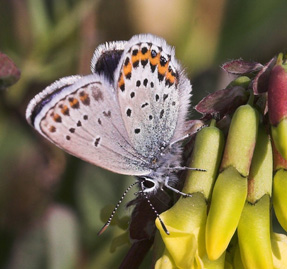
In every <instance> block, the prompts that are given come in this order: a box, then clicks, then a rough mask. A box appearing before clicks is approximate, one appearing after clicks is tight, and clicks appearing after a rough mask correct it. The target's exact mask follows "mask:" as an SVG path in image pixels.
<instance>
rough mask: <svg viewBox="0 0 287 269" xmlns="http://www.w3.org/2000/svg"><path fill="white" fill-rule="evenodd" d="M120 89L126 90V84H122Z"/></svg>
mask: <svg viewBox="0 0 287 269" xmlns="http://www.w3.org/2000/svg"><path fill="white" fill-rule="evenodd" d="M120 89H121V91H122V92H124V91H125V84H122V85H121V86H120Z"/></svg>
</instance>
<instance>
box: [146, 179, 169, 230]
mask: <svg viewBox="0 0 287 269" xmlns="http://www.w3.org/2000/svg"><path fill="white" fill-rule="evenodd" d="M141 188H142V194H143V195H144V197H145V198H146V200H147V202H148V204H149V205H150V207H151V209H152V210H153V212H154V213H155V215H156V216H157V218H158V220H159V222H160V224H161V227H162V228H163V230H164V231H165V233H166V234H167V235H169V234H170V233H169V231H168V229H167V228H166V226H165V225H164V223H163V221H162V219H161V217H160V216H159V214H158V212H157V211H156V209H155V208H154V206H153V205H152V203H151V201H150V199H149V198H148V197H147V195H146V193H145V192H144V190H143V182H141Z"/></svg>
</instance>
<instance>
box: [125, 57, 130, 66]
mask: <svg viewBox="0 0 287 269" xmlns="http://www.w3.org/2000/svg"><path fill="white" fill-rule="evenodd" d="M129 62H130V58H129V57H127V58H126V60H125V66H127V65H128V64H129Z"/></svg>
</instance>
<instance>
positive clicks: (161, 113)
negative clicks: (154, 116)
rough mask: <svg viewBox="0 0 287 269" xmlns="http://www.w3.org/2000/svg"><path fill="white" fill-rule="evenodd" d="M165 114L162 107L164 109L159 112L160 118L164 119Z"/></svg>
mask: <svg viewBox="0 0 287 269" xmlns="http://www.w3.org/2000/svg"><path fill="white" fill-rule="evenodd" d="M163 114H164V109H162V110H161V111H160V114H159V118H160V119H162V117H163Z"/></svg>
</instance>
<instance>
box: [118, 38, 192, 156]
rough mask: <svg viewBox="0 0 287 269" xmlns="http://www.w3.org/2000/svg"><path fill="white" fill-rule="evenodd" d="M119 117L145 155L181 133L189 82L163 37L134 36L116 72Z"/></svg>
mask: <svg viewBox="0 0 287 269" xmlns="http://www.w3.org/2000/svg"><path fill="white" fill-rule="evenodd" d="M114 80H115V88H116V89H117V93H118V99H119V105H120V109H121V113H122V118H123V120H124V124H125V126H126V130H127V132H128V136H129V140H130V141H131V144H132V145H133V146H134V147H135V149H136V150H137V151H138V152H140V153H141V154H142V155H144V156H145V157H146V158H150V159H153V158H154V156H156V155H158V152H159V150H160V149H161V148H162V147H166V146H167V145H169V144H170V143H171V142H172V140H176V139H177V138H178V137H180V136H181V134H183V124H184V121H185V119H186V114H187V110H188V106H189V98H190V92H191V86H190V84H189V81H188V80H187V79H186V77H185V76H184V74H183V72H182V69H181V67H180V65H179V64H178V62H177V60H176V59H175V55H174V50H173V49H172V48H171V47H170V46H168V45H167V44H166V42H165V40H163V39H160V38H158V37H155V36H152V35H139V36H135V37H133V38H132V39H131V40H130V41H129V42H128V43H127V44H126V46H125V50H124V52H123V55H122V58H121V60H120V62H119V65H118V68H117V70H116V72H115V79H114Z"/></svg>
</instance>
